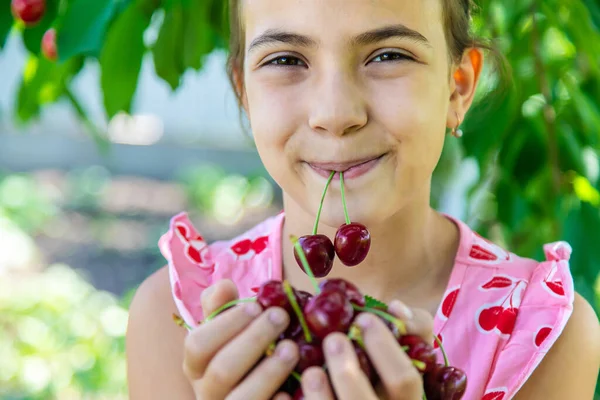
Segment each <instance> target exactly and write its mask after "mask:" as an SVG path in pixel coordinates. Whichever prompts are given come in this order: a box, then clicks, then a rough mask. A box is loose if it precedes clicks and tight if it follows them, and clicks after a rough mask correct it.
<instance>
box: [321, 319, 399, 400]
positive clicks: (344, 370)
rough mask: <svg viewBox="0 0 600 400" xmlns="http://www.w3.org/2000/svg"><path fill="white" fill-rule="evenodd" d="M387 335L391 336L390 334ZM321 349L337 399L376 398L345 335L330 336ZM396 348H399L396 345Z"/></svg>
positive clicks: (335, 334)
mask: <svg viewBox="0 0 600 400" xmlns="http://www.w3.org/2000/svg"><path fill="white" fill-rule="evenodd" d="M382 325H383V323H382ZM384 327H385V325H384ZM389 335H390V336H392V334H391V332H390V333H389ZM323 347H324V349H325V360H326V362H327V368H328V371H329V376H330V377H331V382H332V383H333V388H334V389H335V393H336V395H337V396H338V397H339V398H341V399H344V400H367V399H375V398H376V397H375V393H374V392H373V388H372V386H371V383H370V382H369V379H368V378H367V376H366V375H365V374H364V373H363V371H362V369H361V368H360V365H359V363H358V358H357V357H356V352H355V350H354V348H353V347H352V344H351V343H350V340H349V339H348V338H347V337H346V336H345V335H343V334H341V333H337V332H336V333H332V334H330V335H329V336H327V337H326V338H325V340H324V342H323ZM396 347H398V348H400V346H398V345H396Z"/></svg>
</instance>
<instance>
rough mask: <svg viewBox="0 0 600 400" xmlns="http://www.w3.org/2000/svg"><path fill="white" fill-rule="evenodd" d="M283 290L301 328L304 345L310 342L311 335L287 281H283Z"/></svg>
mask: <svg viewBox="0 0 600 400" xmlns="http://www.w3.org/2000/svg"><path fill="white" fill-rule="evenodd" d="M283 290H284V291H285V294H287V296H288V299H290V304H291V305H292V309H293V310H294V312H295V313H296V316H297V317H298V321H299V322H300V326H301V327H302V331H303V332H304V340H306V343H311V342H312V335H311V334H310V330H309V329H308V326H307V325H306V320H305V319H304V315H303V314H302V310H301V309H300V306H299V305H298V302H297V301H296V295H295V294H294V289H292V285H290V283H289V282H288V281H283Z"/></svg>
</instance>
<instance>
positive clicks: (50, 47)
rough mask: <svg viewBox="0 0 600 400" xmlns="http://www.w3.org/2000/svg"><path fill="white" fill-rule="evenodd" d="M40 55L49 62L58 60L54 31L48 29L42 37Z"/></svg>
mask: <svg viewBox="0 0 600 400" xmlns="http://www.w3.org/2000/svg"><path fill="white" fill-rule="evenodd" d="M42 54H43V55H44V57H46V58H47V59H48V60H50V61H56V60H57V59H58V51H57V50H56V30H55V29H54V28H51V29H48V30H47V31H46V33H44V36H43V37H42Z"/></svg>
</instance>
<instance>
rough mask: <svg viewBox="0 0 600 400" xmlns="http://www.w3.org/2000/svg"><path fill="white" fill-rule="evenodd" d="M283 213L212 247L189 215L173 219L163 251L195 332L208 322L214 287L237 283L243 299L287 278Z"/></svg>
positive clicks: (178, 304) (172, 288)
mask: <svg viewBox="0 0 600 400" xmlns="http://www.w3.org/2000/svg"><path fill="white" fill-rule="evenodd" d="M283 218H284V216H283V213H280V214H279V215H276V216H273V217H270V218H267V219H266V220H264V221H262V222H260V223H258V224H256V225H255V226H253V227H251V228H250V229H248V230H247V231H245V232H243V233H241V234H239V235H238V236H236V237H235V238H233V239H230V240H220V241H215V242H213V243H208V242H207V241H206V240H205V233H204V232H201V231H199V230H198V229H196V227H195V226H194V224H193V223H192V221H191V220H190V218H189V216H188V214H187V213H185V212H183V213H180V214H178V215H176V216H174V217H173V218H172V219H171V222H170V225H169V229H168V231H167V232H166V233H165V234H164V235H162V236H161V238H160V240H159V242H158V246H159V249H160V251H161V253H162V255H163V256H164V257H165V260H166V261H167V265H168V267H167V270H168V272H167V274H168V278H169V282H170V291H171V294H172V297H173V301H174V303H175V306H176V307H177V310H178V314H179V315H180V316H181V318H183V320H184V321H185V322H186V323H187V324H188V325H190V326H192V327H194V326H196V325H197V324H198V322H199V321H201V320H202V319H203V317H204V316H203V312H202V306H201V302H200V295H201V294H202V291H203V290H204V289H206V288H207V287H209V286H210V285H212V284H213V283H215V282H217V281H219V280H222V279H229V280H231V281H233V282H234V283H235V284H236V286H237V289H238V292H239V295H240V296H241V297H249V296H252V295H254V294H255V292H253V290H254V289H255V288H258V287H259V286H260V285H261V284H262V283H263V282H265V281H267V280H269V279H280V278H281V265H280V264H281V262H280V259H281V246H280V243H281V224H282V221H283Z"/></svg>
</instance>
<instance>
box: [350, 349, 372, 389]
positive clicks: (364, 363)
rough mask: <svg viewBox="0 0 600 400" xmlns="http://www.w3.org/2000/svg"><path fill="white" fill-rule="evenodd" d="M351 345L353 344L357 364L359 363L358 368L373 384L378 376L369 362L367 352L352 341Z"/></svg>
mask: <svg viewBox="0 0 600 400" xmlns="http://www.w3.org/2000/svg"><path fill="white" fill-rule="evenodd" d="M353 345H354V352H355V353H356V358H357V359H358V364H359V365H360V369H361V370H362V371H363V372H364V374H365V375H366V376H367V378H368V379H369V381H370V382H371V384H375V382H376V381H377V379H378V377H377V372H376V371H375V368H374V367H373V364H371V360H369V357H368V356H367V353H366V352H365V351H364V350H363V349H362V347H360V346H359V345H358V343H356V342H353Z"/></svg>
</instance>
